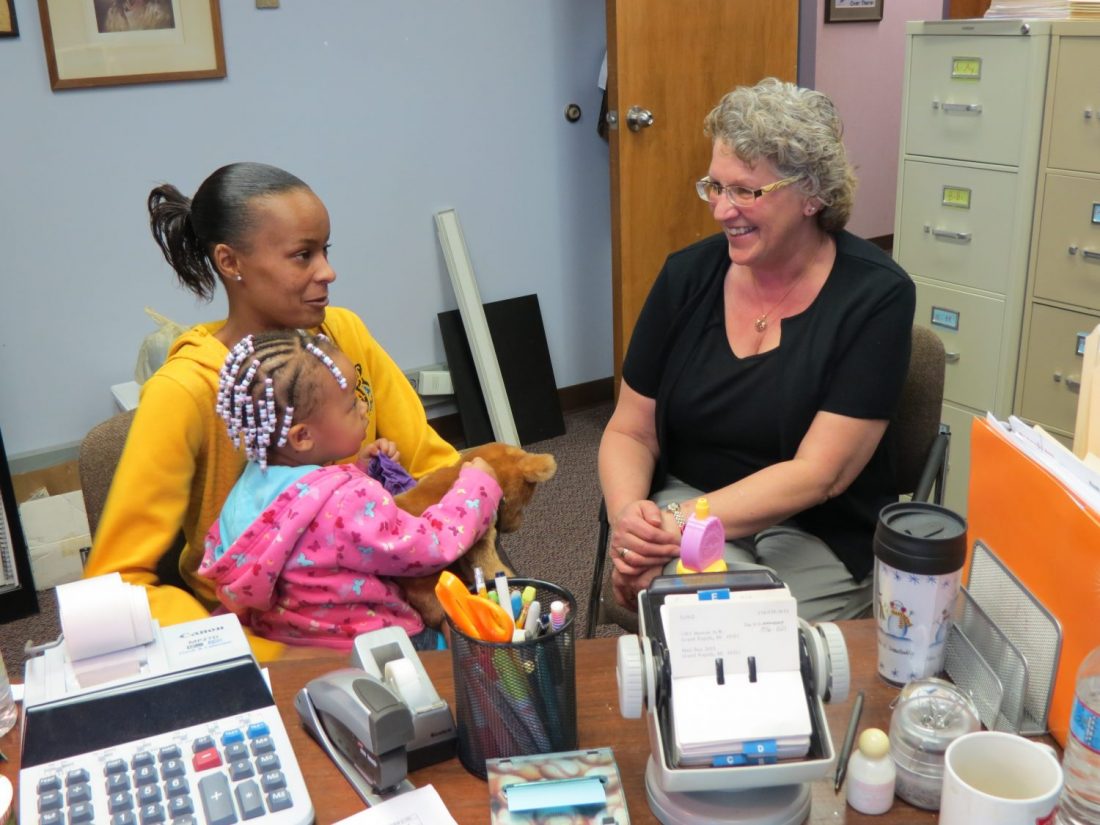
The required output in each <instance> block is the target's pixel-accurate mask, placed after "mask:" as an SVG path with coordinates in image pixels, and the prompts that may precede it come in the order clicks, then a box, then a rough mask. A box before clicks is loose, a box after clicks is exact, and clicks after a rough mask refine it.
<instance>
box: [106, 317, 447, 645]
mask: <svg viewBox="0 0 1100 825" xmlns="http://www.w3.org/2000/svg"><path fill="white" fill-rule="evenodd" d="M223 323H224V322H223V321H219V322H215V323H211V324H200V325H198V326H196V327H192V328H191V329H190V330H188V331H187V332H185V333H184V334H183V335H181V336H180V337H179V338H177V339H176V341H175V343H173V345H172V348H171V350H170V351H169V353H168V359H167V360H166V361H165V363H164V365H163V366H162V367H161V368H160V369H159V370H157V372H156V373H155V374H154V375H153V376H151V377H150V378H149V380H148V381H146V382H145V384H144V385H143V386H142V390H141V402H140V404H139V405H138V409H137V412H136V413H135V415H134V421H133V424H132V425H131V427H130V432H129V435H128V437H127V440H126V447H125V448H124V450H123V453H122V458H121V459H120V461H119V465H118V469H117V470H116V471H115V476H114V480H113V481H112V483H111V490H110V493H109V494H108V496H107V502H106V504H105V506H104V509H103V515H102V517H101V518H100V521H99V527H98V528H97V530H96V535H95V539H94V541H93V545H92V553H91V556H90V557H89V559H88V565H87V568H86V570H85V575H86V576H99V575H103V574H104V573H113V572H118V573H120V574H121V575H122V578H123V579H124V580H125V581H128V582H130V583H131V584H137V585H143V586H144V587H145V588H146V592H147V593H148V595H149V605H150V608H151V610H152V614H153V617H154V618H156V619H157V620H158V621H159V622H160V623H161V625H164V626H167V625H171V624H177V623H179V622H186V621H190V620H192V619H199V618H202V617H203V616H207V615H209V610H210V609H211V608H213V607H215V606H216V605H217V604H218V602H217V598H216V597H215V595H214V590H213V588H212V587H211V585H210V583H209V582H207V581H206V580H205V579H203V578H201V577H199V576H198V575H197V574H196V572H195V571H196V570H197V568H198V566H199V562H200V561H202V555H203V538H204V537H205V535H206V531H207V530H208V529H209V528H210V525H211V524H213V523H214V520H215V519H217V518H218V515H219V513H220V512H221V508H222V504H223V503H224V502H225V499H226V496H227V495H228V494H229V490H230V488H231V487H232V486H233V484H234V483H235V482H236V481H237V478H238V476H240V474H241V471H242V470H243V469H244V463H245V458H244V453H243V452H241V451H239V450H237V449H235V448H234V446H233V444H232V443H231V442H230V441H229V437H228V435H227V434H226V430H225V424H224V422H223V421H222V420H221V419H220V418H219V417H218V415H217V413H216V412H215V411H214V404H215V400H216V397H217V393H218V372H219V370H220V369H221V367H222V364H223V363H224V361H225V357H226V355H227V354H228V350H227V349H226V347H225V346H224V345H223V344H222V343H221V342H220V341H219V340H218V339H217V338H215V337H214V333H215V332H217V331H218V329H220V328H221V326H222V324H223ZM317 331H319V332H322V333H324V334H325V335H327V336H328V337H329V338H331V339H332V340H333V342H334V343H335V344H336V345H337V346H338V347H339V348H340V349H341V350H342V351H343V352H344V354H346V355H347V356H348V358H349V359H350V360H351V361H352V363H353V364H354V365H355V372H356V376H357V384H356V393H357V394H358V395H359V397H360V398H361V399H362V400H363V401H364V402H365V403H366V405H367V409H368V423H367V429H366V436H365V438H364V444H365V443H367V442H370V441H374V440H375V439H377V438H388V439H390V440H391V441H393V442H394V443H396V444H397V448H398V449H399V450H400V451H401V463H402V464H403V465H404V466H405V468H406V469H407V470H408V471H409V473H411V474H412V475H413V477H415V478H420V477H422V476H424V475H425V474H427V473H429V472H431V471H432V470H435V469H437V468H439V467H443V466H446V465H449V464H453V463H454V462H455V461H457V460H458V453H457V452H456V451H455V449H454V447H452V446H451V445H450V444H448V443H447V442H446V441H444V440H443V439H442V438H440V437H439V435H438V434H437V433H436V432H435V430H433V429H432V428H431V425H429V424H428V420H427V417H426V416H425V414H424V407H423V406H422V405H421V403H420V399H419V398H418V397H417V395H416V392H415V391H414V390H413V388H412V386H411V385H410V384H409V381H408V379H406V378H405V376H404V374H403V373H402V372H401V370H400V368H398V366H397V364H395V363H394V361H393V359H391V358H390V357H389V355H387V354H386V352H385V350H383V349H382V348H381V347H380V346H379V345H378V343H377V342H376V341H375V340H374V338H372V337H371V334H370V333H369V332H368V331H367V328H366V326H365V325H364V324H363V322H362V321H361V320H360V319H359V317H358V316H357V315H355V313H353V312H351V311H350V310H347V309H341V308H337V307H329V308H328V310H327V311H326V313H325V320H324V323H322V325H321V327H320V328H319V330H314V332H317ZM354 458H355V457H354V456H350V457H349V459H348V460H354ZM181 530H182V531H183V536H184V538H185V540H186V545H185V547H184V548H183V553H182V554H181V556H180V562H179V568H180V574H181V576H182V577H183V579H184V581H186V582H187V583H188V585H189V586H190V587H191V589H192V591H193V593H191V592H187V591H185V590H183V589H181V588H179V587H173V586H169V585H165V584H162V583H161V582H160V580H159V577H158V575H157V565H158V563H159V562H160V561H161V559H162V557H163V556H164V555H165V554H166V553H167V552H168V551H169V549H170V548H171V547H172V545H173V543H174V542H175V540H176V537H177V536H178V535H179V533H180V531H181ZM250 641H251V642H252V649H253V652H254V653H255V654H256V656H257V657H258V658H260V659H264V660H266V659H272V658H275V657H277V656H278V655H280V654H281V653H282V651H283V649H284V646H283V645H281V644H278V643H276V642H270V641H267V640H266V639H260V638H256V637H252V638H251V639H250Z"/></svg>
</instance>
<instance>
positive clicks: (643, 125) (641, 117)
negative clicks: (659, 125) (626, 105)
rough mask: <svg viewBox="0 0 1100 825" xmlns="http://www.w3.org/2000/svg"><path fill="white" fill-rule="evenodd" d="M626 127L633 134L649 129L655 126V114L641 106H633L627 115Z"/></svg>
mask: <svg viewBox="0 0 1100 825" xmlns="http://www.w3.org/2000/svg"><path fill="white" fill-rule="evenodd" d="M626 125H627V128H629V129H630V131H632V132H638V131H641V130H642V129H647V128H649V127H650V126H652V125H653V112H651V111H649V109H643V108H642V107H641V106H631V107H630V109H629V110H628V111H627V113H626Z"/></svg>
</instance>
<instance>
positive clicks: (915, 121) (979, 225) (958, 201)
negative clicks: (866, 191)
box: [894, 20, 1052, 513]
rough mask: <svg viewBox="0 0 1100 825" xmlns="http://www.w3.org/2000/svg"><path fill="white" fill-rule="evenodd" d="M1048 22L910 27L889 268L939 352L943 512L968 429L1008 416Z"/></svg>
mask: <svg viewBox="0 0 1100 825" xmlns="http://www.w3.org/2000/svg"><path fill="white" fill-rule="evenodd" d="M1051 32H1052V23H1051V22H1049V21H1027V22H1024V21H1019V20H950V21H946V20H945V21H934V22H912V23H909V24H907V26H906V36H907V39H906V67H905V87H904V96H903V101H902V126H901V158H900V163H899V169H898V200H897V210H896V213H895V226H894V257H895V258H896V259H897V261H898V263H900V264H901V265H902V266H903V267H904V268H905V269H906V271H907V272H908V273H909V274H910V275H911V276H912V277H913V280H914V282H915V283H916V286H917V310H916V317H915V319H914V322H915V323H917V324H922V325H925V326H928V327H931V328H932V329H933V330H934V331H935V332H936V333H937V334H938V335H939V336H940V338H941V339H942V340H943V342H944V347H945V349H946V350H947V361H948V363H947V375H946V380H945V383H944V406H943V420H944V421H945V423H947V424H949V425H950V426H951V432H952V438H951V455H950V469H949V472H948V480H947V490H946V498H945V503H946V504H947V506H949V507H951V508H952V509H954V510H957V511H958V512H960V513H965V512H966V495H967V487H968V484H969V475H970V473H969V456H970V420H971V418H972V417H973V416H975V415H979V416H980V415H984V414H985V413H986V411H992V412H994V413H996V414H997V415H999V416H1007V415H1008V414H1009V413H1010V412H1011V411H1012V404H1013V393H1014V390H1015V382H1016V372H1017V358H1018V352H1019V344H1020V329H1021V324H1022V316H1023V308H1024V301H1025V286H1026V281H1027V269H1028V250H1029V240H1030V235H1031V228H1032V218H1033V211H1034V210H1033V207H1034V203H1035V200H1034V193H1035V182H1036V175H1037V172H1038V158H1039V146H1040V137H1041V129H1042V119H1043V110H1044V102H1045V91H1046V77H1047V65H1048V57H1049V54H1050V47H1051V39H1052V35H1051Z"/></svg>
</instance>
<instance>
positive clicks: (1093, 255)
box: [1081, 249, 1100, 261]
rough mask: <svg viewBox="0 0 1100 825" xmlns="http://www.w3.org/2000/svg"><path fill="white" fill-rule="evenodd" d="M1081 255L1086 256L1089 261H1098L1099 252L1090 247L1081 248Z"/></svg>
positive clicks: (1099, 259)
mask: <svg viewBox="0 0 1100 825" xmlns="http://www.w3.org/2000/svg"><path fill="white" fill-rule="evenodd" d="M1081 257H1082V258H1088V259H1089V260H1090V261H1100V252H1096V251H1095V250H1092V249H1082V250H1081Z"/></svg>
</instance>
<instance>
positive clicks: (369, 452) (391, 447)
mask: <svg viewBox="0 0 1100 825" xmlns="http://www.w3.org/2000/svg"><path fill="white" fill-rule="evenodd" d="M379 453H381V454H383V455H386V456H389V457H390V458H392V459H393V460H394V461H397V460H399V459H400V458H401V453H400V452H398V450H397V445H396V444H394V443H393V442H392V441H390V440H389V439H388V438H379V439H376V440H374V441H372V442H371V443H370V444H368V445H367V446H366V447H364V448H363V449H362V450H361V451H360V452H359V461H360V462H362V463H364V464H365V463H367V462H368V461H370V460H371V459H372V458H374V457H375V456H376V455H378V454H379Z"/></svg>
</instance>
